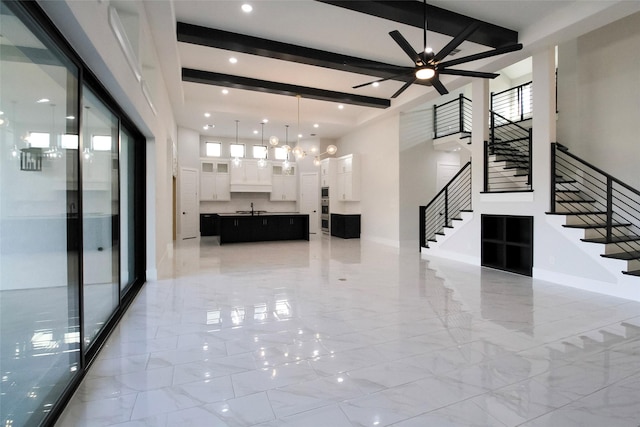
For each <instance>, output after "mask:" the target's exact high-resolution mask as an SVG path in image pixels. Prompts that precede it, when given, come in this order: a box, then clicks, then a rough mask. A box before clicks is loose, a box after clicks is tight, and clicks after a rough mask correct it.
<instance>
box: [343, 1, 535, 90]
mask: <svg viewBox="0 0 640 427" xmlns="http://www.w3.org/2000/svg"><path fill="white" fill-rule="evenodd" d="M423 4H424V7H423V11H424V27H423V41H424V47H423V50H422V51H421V52H420V53H418V52H416V51H415V50H414V49H413V47H411V45H410V44H409V42H408V41H407V40H406V39H405V38H404V37H403V36H402V34H400V32H399V31H397V30H395V31H391V32H390V33H389V35H390V36H391V38H393V40H395V42H396V43H397V44H398V45H399V46H400V48H401V49H402V50H403V51H404V52H405V53H406V54H407V55H408V56H409V57H410V58H411V60H412V61H413V63H414V64H415V66H414V67H405V71H403V72H402V73H400V74H396V75H393V76H390V77H386V78H383V79H379V80H374V81H372V82H368V83H363V84H361V85H357V86H353V89H357V88H360V87H363V86H367V85H370V84H373V83H380V82H384V81H386V80H392V79H398V78H399V79H401V80H404V81H405V82H406V83H405V84H404V85H403V86H402V87H401V88H400V89H398V91H397V92H396V93H394V94H393V95H392V96H391V98H396V97H397V96H399V95H400V94H401V93H402V92H404V91H405V90H407V88H409V86H411V85H412V84H413V83H415V82H416V80H423V81H427V84H429V85H431V86H433V87H434V88H436V90H437V91H438V93H440V95H445V94H447V93H449V91H448V90H447V88H445V87H444V85H443V84H442V82H441V81H440V79H439V78H438V77H439V75H440V74H449V75H455V76H466V77H480V78H483V79H494V78H496V77H498V76H499V74H495V73H484V72H480V71H469V70H457V69H451V68H449V67H452V66H454V65H459V64H464V63H466V62H471V61H476V60H478V59H483V58H489V57H492V56H496V55H502V54H504V53H509V52H514V51H517V50H520V49H522V44H520V43H516V44H512V45H508V46H503V47H498V48H496V49H493V50H489V51H487V52H481V53H476V54H474V55H468V56H464V57H461V58H457V59H452V60H449V61H442V60H443V59H444V58H446V57H447V55H449V54H450V53H451V52H453V50H454V49H456V48H457V47H458V46H460V44H461V43H462V42H464V41H465V40H466V39H467V37H469V36H470V35H471V34H472V33H473V32H474V31H475V30H477V29H478V28H479V27H480V25H482V23H481V22H478V21H474V22H472V23H471V24H469V25H468V26H467V27H466V28H465V29H464V30H462V31H461V32H460V33H459V34H458V35H457V36H455V37H454V38H453V39H452V40H451V41H450V42H449V43H447V45H446V46H445V47H443V48H442V49H441V50H440V51H439V52H438V53H433V52H432V51H428V49H427V1H426V0H424V1H423Z"/></svg>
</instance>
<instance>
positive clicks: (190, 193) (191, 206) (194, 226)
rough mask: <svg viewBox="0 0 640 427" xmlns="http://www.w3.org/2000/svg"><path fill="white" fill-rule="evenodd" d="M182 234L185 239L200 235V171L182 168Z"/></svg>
mask: <svg viewBox="0 0 640 427" xmlns="http://www.w3.org/2000/svg"><path fill="white" fill-rule="evenodd" d="M180 214H181V215H180V236H181V237H182V238H183V239H193V238H194V237H198V229H199V228H200V227H199V226H198V223H199V221H198V218H199V215H200V208H199V206H198V171H197V170H196V169H189V168H181V169H180Z"/></svg>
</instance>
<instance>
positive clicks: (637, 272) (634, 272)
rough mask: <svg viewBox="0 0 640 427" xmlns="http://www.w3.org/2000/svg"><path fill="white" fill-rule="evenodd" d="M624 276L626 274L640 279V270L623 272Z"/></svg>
mask: <svg viewBox="0 0 640 427" xmlns="http://www.w3.org/2000/svg"><path fill="white" fill-rule="evenodd" d="M622 274H626V275H628V276H638V277H640V270H631V271H623V272H622Z"/></svg>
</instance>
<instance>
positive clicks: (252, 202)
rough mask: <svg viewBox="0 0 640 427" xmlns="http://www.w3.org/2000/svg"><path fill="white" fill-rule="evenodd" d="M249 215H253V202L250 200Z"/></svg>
mask: <svg viewBox="0 0 640 427" xmlns="http://www.w3.org/2000/svg"><path fill="white" fill-rule="evenodd" d="M251 216H253V202H251Z"/></svg>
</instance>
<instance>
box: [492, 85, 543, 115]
mask: <svg viewBox="0 0 640 427" xmlns="http://www.w3.org/2000/svg"><path fill="white" fill-rule="evenodd" d="M532 88H533V82H528V83H524V84H521V85H520V86H516V87H512V88H509V89H507V90H503V91H502V92H496V93H493V92H492V93H491V110H492V111H495V112H496V113H498V114H500V115H501V116H503V117H506V118H507V119H509V120H511V121H512V122H521V121H524V120H528V119H530V118H532V117H533V97H532V96H531V95H532Z"/></svg>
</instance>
